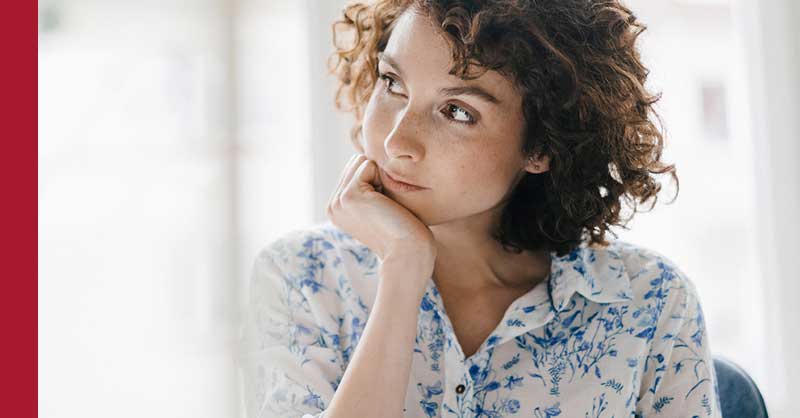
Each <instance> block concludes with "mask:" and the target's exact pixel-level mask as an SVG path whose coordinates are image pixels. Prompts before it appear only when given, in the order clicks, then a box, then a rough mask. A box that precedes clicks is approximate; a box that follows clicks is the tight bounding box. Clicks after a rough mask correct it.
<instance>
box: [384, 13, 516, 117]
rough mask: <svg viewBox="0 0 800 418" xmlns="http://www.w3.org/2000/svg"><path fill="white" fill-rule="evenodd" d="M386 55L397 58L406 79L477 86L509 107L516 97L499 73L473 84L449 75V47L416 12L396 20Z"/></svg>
mask: <svg viewBox="0 0 800 418" xmlns="http://www.w3.org/2000/svg"><path fill="white" fill-rule="evenodd" d="M384 52H386V54H387V55H390V56H392V57H394V58H395V60H396V61H397V62H398V64H399V65H400V66H402V70H403V71H404V73H406V77H407V78H412V79H413V78H420V79H424V80H427V81H429V82H431V83H434V84H436V85H437V87H445V86H463V85H478V86H481V87H484V88H485V89H486V90H489V91H491V92H492V93H493V94H494V95H495V97H498V98H499V99H500V100H501V101H503V102H506V103H508V102H509V100H504V99H510V98H512V97H513V96H515V95H516V91H515V89H514V85H513V84H512V83H511V81H510V80H508V79H507V78H505V77H503V76H502V75H501V74H500V73H498V72H496V71H486V72H484V73H483V74H481V76H480V77H478V78H476V79H473V80H462V79H461V78H459V77H457V76H455V75H452V74H449V72H450V69H451V68H452V66H453V60H452V51H451V49H450V44H449V43H448V42H447V40H446V39H445V38H444V35H443V34H442V32H441V29H439V28H437V27H436V26H434V23H433V22H432V21H431V20H430V19H429V18H428V17H427V16H425V15H424V14H422V13H421V12H418V11H416V10H415V9H413V8H409V9H408V10H406V11H405V12H403V14H401V15H400V16H399V17H398V18H397V21H396V22H395V26H394V29H392V34H391V36H390V37H389V41H388V42H387V44H386V48H385V49H384Z"/></svg>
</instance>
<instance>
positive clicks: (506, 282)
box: [430, 208, 550, 292]
mask: <svg viewBox="0 0 800 418" xmlns="http://www.w3.org/2000/svg"><path fill="white" fill-rule="evenodd" d="M500 213H501V212H500V209H498V208H495V209H493V210H490V211H487V212H483V213H480V214H477V215H474V216H471V217H468V218H463V219H459V220H457V221H453V222H448V223H445V224H439V225H434V226H431V227H430V228H431V231H432V232H433V235H434V237H435V239H436V245H437V256H436V262H435V265H434V271H433V279H434V281H435V282H436V285H437V286H438V287H439V288H440V289H441V288H446V289H449V290H453V291H458V292H478V291H484V290H498V289H520V288H532V287H533V286H534V285H536V284H537V283H538V282H540V281H541V280H543V279H544V278H545V277H547V275H548V274H549V273H550V253H549V252H547V251H539V252H531V251H523V252H521V253H519V254H516V253H512V252H509V251H506V250H505V249H504V248H503V246H502V245H501V244H500V243H499V242H497V241H496V240H494V239H493V238H492V236H491V231H492V226H493V225H497V223H498V222H499V216H500Z"/></svg>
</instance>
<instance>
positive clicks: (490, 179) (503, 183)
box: [446, 150, 515, 201]
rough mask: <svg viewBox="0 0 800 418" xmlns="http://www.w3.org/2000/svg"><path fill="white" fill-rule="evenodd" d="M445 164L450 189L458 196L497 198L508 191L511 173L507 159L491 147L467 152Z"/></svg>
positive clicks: (511, 179)
mask: <svg viewBox="0 0 800 418" xmlns="http://www.w3.org/2000/svg"><path fill="white" fill-rule="evenodd" d="M447 166H448V167H449V168H448V169H446V170H447V171H448V172H449V173H450V175H448V178H449V182H450V183H451V185H450V186H451V190H453V192H455V193H457V196H454V197H457V198H459V199H462V198H463V199H475V200H476V201H477V200H480V201H494V200H498V199H500V198H501V197H502V196H503V195H505V193H506V192H507V191H508V188H509V187H510V185H511V183H512V181H513V179H514V175H515V171H514V170H513V169H512V167H513V164H512V163H511V161H510V160H507V158H506V156H504V155H502V154H500V153H497V152H495V151H493V150H479V151H476V152H471V153H470V155H469V156H467V157H464V158H459V159H458V161H454V162H453V163H451V164H447Z"/></svg>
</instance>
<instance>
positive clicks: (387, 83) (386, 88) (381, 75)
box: [378, 72, 476, 125]
mask: <svg viewBox="0 0 800 418" xmlns="http://www.w3.org/2000/svg"><path fill="white" fill-rule="evenodd" d="M378 78H380V79H381V80H382V81H383V82H384V87H383V91H384V93H389V94H396V93H392V91H391V90H390V89H389V87H390V86H391V84H390V83H396V82H397V80H395V79H394V78H392V77H391V76H389V75H387V74H385V73H380V72H379V73H378ZM447 107H448V112H447V113H450V110H449V109H450V108H451V107H455V108H457V109H460V110H462V111H463V112H464V114H465V115H467V117H468V118H469V122H462V121H460V120H455V119H452V118H447V121H448V122H450V123H453V124H456V125H474V124H475V122H476V121H475V117H474V116H472V114H471V113H469V112H467V110H466V109H464V108H463V107H461V106H458V105H454V104H448V105H447Z"/></svg>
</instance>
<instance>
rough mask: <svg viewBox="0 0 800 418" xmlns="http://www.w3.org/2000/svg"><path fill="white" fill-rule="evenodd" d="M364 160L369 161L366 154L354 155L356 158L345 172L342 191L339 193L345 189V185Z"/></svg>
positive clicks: (350, 180)
mask: <svg viewBox="0 0 800 418" xmlns="http://www.w3.org/2000/svg"><path fill="white" fill-rule="evenodd" d="M364 161H369V160H368V159H367V156H366V155H364V154H358V155H357V156H356V159H355V160H353V165H352V166H351V167H350V169H349V170H348V171H347V173H345V178H344V181H343V182H342V191H341V192H340V193H344V191H345V190H346V189H347V186H348V185H349V184H350V183H351V182H352V181H353V177H355V174H356V171H358V168H359V167H360V166H361V165H362V164H364Z"/></svg>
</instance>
